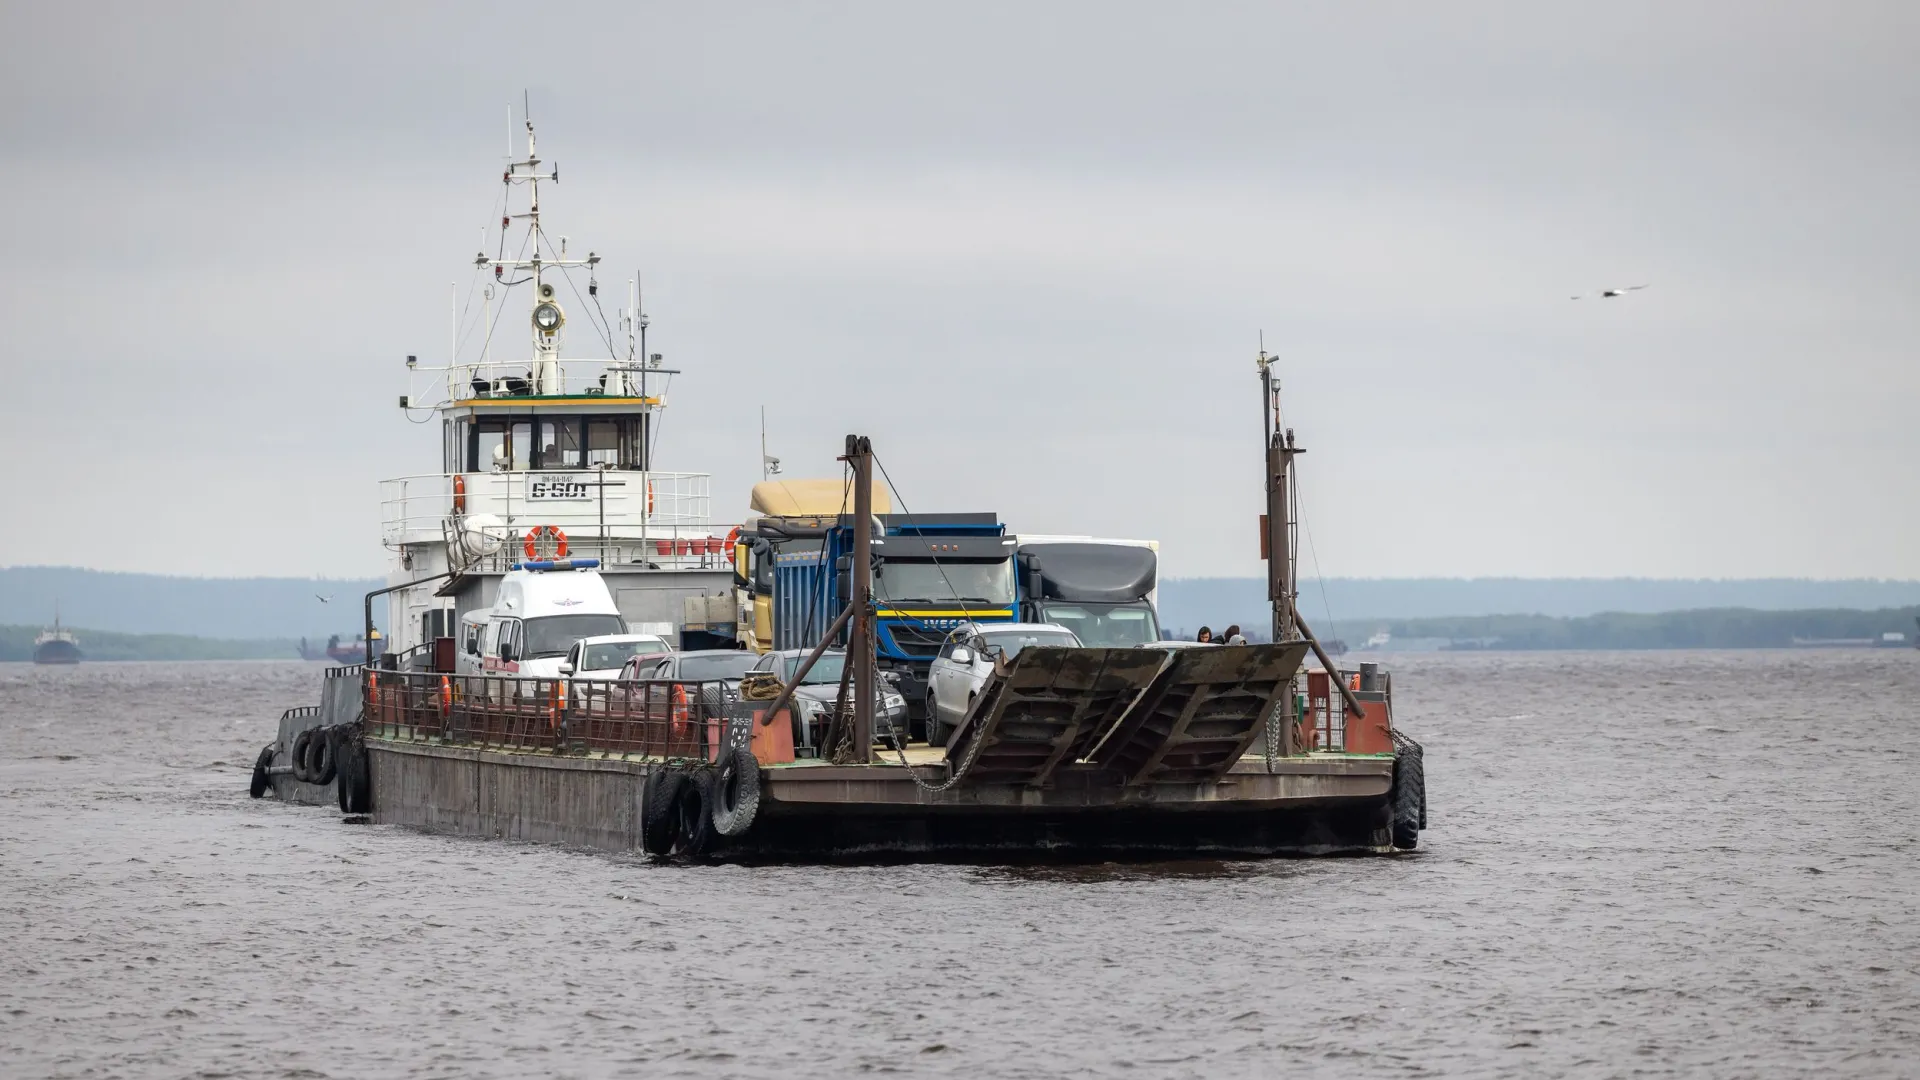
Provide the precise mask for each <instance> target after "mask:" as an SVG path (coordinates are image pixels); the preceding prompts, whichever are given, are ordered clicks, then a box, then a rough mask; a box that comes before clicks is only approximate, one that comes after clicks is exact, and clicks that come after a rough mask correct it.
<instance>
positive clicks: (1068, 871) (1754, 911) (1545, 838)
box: [0, 650, 1920, 1077]
mask: <svg viewBox="0 0 1920 1080" xmlns="http://www.w3.org/2000/svg"><path fill="white" fill-rule="evenodd" d="M1394 667H1395V670H1396V673H1397V675H1398V679H1397V687H1396V689H1397V692H1398V697H1399V701H1398V702H1397V705H1398V708H1397V710H1396V711H1397V712H1398V713H1399V715H1400V718H1401V724H1402V726H1403V727H1405V728H1407V729H1408V730H1410V731H1412V732H1413V733H1414V734H1415V735H1416V736H1418V737H1419V738H1421V739H1422V740H1423V741H1424V742H1425V743H1426V746H1427V769H1428V787H1429V791H1430V792H1431V809H1432V826H1433V827H1432V829H1431V830H1430V831H1429V832H1427V833H1426V834H1425V835H1424V836H1423V838H1422V850H1421V851H1420V852H1419V853H1418V854H1416V855H1413V856H1407V857H1398V858H1370V859H1337V860H1317V861H1270V862H1237V863H1215V862H1198V863H1186V864H1166V865H1152V866H1137V865H1135V866H1098V867H1075V868H1015V867H979V866H907V867H882V868H814V867H772V868H764V867H763V868H751V869H748V868H737V867H719V868H692V867H678V866H664V865H662V866H656V865H650V864H648V863H646V862H644V861H641V860H639V859H633V858H622V857H613V856H608V855H603V854H591V853H580V852H569V851H563V850H558V849H552V848H540V847H531V846H524V845H517V844H508V843H502V842H497V841H481V840H463V839H449V838H444V837H432V836H424V835H419V834H415V833H410V832H406V831H403V830H399V829H394V828H388V827H383V826H367V825H349V824H343V823H342V821H341V819H340V815H338V814H337V813H333V812H331V811H323V810H318V809H312V808H295V807H288V806H282V805H279V804H277V803H274V802H271V801H262V802H254V801H251V800H249V799H248V798H247V797H246V790H245V789H246V781H247V767H248V766H249V765H250V764H251V762H252V759H253V756H254V754H255V753H256V752H257V751H258V749H259V747H260V746H261V745H262V744H263V743H265V742H266V741H268V740H269V739H270V738H271V737H272V734H273V726H274V724H273V722H274V719H275V718H276V717H277V716H278V715H279V711H280V709H281V708H283V707H285V706H287V705H295V704H308V703H311V702H314V701H317V694H318V686H319V681H320V674H319V668H318V667H317V666H307V665H298V664H275V663H262V664H198V665H185V666H162V665H152V664H118V665H116V664H88V665H82V666H80V667H78V668H70V669H36V668H32V667H28V666H21V665H0V1075H5V1076H115V1075H121V1076H148V1075H152V1076H299V1077H319V1076H329V1077H380V1076H447V1077H465V1076H503V1077H504V1076H529V1075H555V1076H612V1075H632V1076H648V1077H658V1076H678V1075H728V1076H733V1075H748V1076H775V1075H778V1076H806V1075H820V1076H826V1075H847V1074H851V1073H856V1072H904V1073H912V1074H921V1075H930V1076H937V1075H951V1076H973V1077H979V1076H1063V1075H1064V1076H1136V1077H1137V1076H1206V1077H1217V1076H1256V1075H1258V1076H1278V1075H1288V1076H1300V1075H1326V1076H1335V1075H1347V1076H1350V1075H1363V1074H1364V1075H1408V1076H1421V1075H1448V1076H1454V1075H1473V1076H1515V1077H1520V1076H1541V1075H1591V1076H1626V1075H1673V1076H1688V1077H1720V1076H1725V1077H1736V1076H1755V1075H1776V1076H1777V1075H1793V1074H1812V1073H1816V1072H1817V1073H1821V1074H1828V1075H1841V1076H1913V1075H1916V1074H1920V916H1917V915H1916V913H1915V904H1916V902H1917V899H1920V869H1916V865H1915V860H1916V857H1917V856H1920V844H1916V833H1920V740H1916V737H1915V735H1916V730H1915V729H1916V725H1920V654H1916V653H1915V652H1913V651H1909V650H1886V651H1881V652H1864V651H1863V652H1851V653H1840V652H1834V653H1766V652H1752V653H1686V654H1642V655H1633V654H1593V655H1525V656H1517V655H1493V654H1487V655H1477V656H1473V655H1454V656H1429V657H1410V658H1407V659H1403V660H1400V661H1398V662H1396V663H1395V664H1394Z"/></svg>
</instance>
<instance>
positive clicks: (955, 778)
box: [887, 730, 987, 794]
mask: <svg viewBox="0 0 1920 1080" xmlns="http://www.w3.org/2000/svg"><path fill="white" fill-rule="evenodd" d="M887 734H888V737H889V741H892V742H893V752H894V753H896V754H898V755H900V766H901V767H902V768H904V769H906V770H907V779H909V780H912V781H913V783H914V786H916V787H918V788H919V789H920V790H921V791H926V792H932V793H934V794H939V793H940V792H942V791H946V790H947V789H948V788H951V787H953V785H955V784H957V783H959V782H960V781H961V779H963V778H964V777H965V776H966V775H967V772H968V770H970V769H972V768H973V763H974V760H975V759H977V758H978V757H979V756H980V750H981V748H982V747H984V746H986V745H987V740H985V739H983V738H981V737H979V736H978V735H976V736H974V740H973V745H972V746H971V747H968V748H967V760H965V761H963V762H961V763H960V768H958V769H956V770H955V771H954V773H953V775H952V776H949V777H947V782H946V783H944V784H929V783H927V782H926V781H925V780H922V779H920V776H919V774H918V773H915V772H914V771H913V766H912V765H910V764H908V763H907V749H906V747H905V746H904V745H902V744H901V743H900V742H898V741H895V740H893V739H892V734H893V732H892V731H891V730H889V731H888V733H887Z"/></svg>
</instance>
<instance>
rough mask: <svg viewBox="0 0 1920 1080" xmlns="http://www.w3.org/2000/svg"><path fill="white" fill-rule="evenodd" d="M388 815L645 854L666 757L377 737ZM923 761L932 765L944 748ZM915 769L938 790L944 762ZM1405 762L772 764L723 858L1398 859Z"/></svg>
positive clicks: (925, 770) (377, 781)
mask: <svg viewBox="0 0 1920 1080" xmlns="http://www.w3.org/2000/svg"><path fill="white" fill-rule="evenodd" d="M366 748H367V756H368V765H369V768H370V771H371V779H372V789H373V792H374V798H373V808H372V813H373V819H374V821H376V822H380V823H385V824H393V825H400V826H405V827H409V828H416V829H421V830H425V831H429V832H436V833H445V834H452V835H461V836H484V837H494V838H500V839H509V840H521V841H528V842H534V843H547V844H560V845H566V846H572V847H583V848H596V849H601V850H608V851H636V850H640V849H641V846H642V841H643V836H642V827H641V819H642V813H641V808H642V806H643V805H644V800H645V796H646V789H647V782H648V778H649V776H650V775H651V774H652V773H653V772H654V770H655V769H658V768H660V767H661V765H660V763H659V762H657V761H647V760H636V759H632V758H622V757H618V756H600V755H579V756H566V755H553V754H546V753H538V752H515V751H504V750H496V749H482V748H475V747H467V746H452V745H441V744H436V743H429V742H410V741H404V740H389V739H380V738H369V739H367V741H366ZM915 756H920V757H923V758H931V757H933V756H934V752H932V751H925V750H922V751H918V752H917V754H916V755H915ZM912 771H913V772H914V773H918V774H919V775H920V777H921V780H922V781H923V782H924V783H925V784H927V785H930V786H937V781H938V780H939V779H940V777H942V776H943V775H944V772H945V770H944V768H943V767H941V766H938V765H935V764H932V763H931V762H929V763H928V764H925V765H915V766H913V769H912ZM1392 773H1393V761H1392V758H1391V757H1380V756H1372V755H1340V754H1326V755H1309V756H1303V757H1293V758H1283V759H1279V760H1276V761H1275V762H1274V763H1273V766H1272V768H1271V771H1270V770H1269V766H1268V764H1267V762H1266V761H1265V760H1264V759H1258V758H1256V759H1249V760H1245V761H1242V762H1240V763H1238V764H1237V765H1235V766H1234V768H1233V769H1232V770H1230V771H1229V772H1228V773H1226V774H1225V775H1224V776H1222V777H1221V778H1219V779H1218V780H1212V781H1204V782H1195V783H1174V784H1163V785H1153V786H1148V787H1115V786H1113V785H1112V784H1110V783H1105V782H1103V780H1102V778H1101V774H1100V773H1099V772H1098V771H1097V770H1093V769H1087V770H1078V769H1067V770H1062V771H1061V772H1060V773H1059V775H1058V776H1057V777H1056V780H1055V782H1054V783H1052V784H1051V785H1049V786H1047V787H1045V788H1031V787H1026V786H1023V785H1020V786H1017V785H1003V784H970V785H966V786H962V787H956V788H950V789H948V790H945V791H930V790H928V789H927V787H923V786H922V784H919V783H916V782H915V780H914V777H913V776H912V775H909V769H908V768H907V767H903V766H901V765H899V764H897V763H895V764H873V765H858V766H835V765H826V764H814V763H795V764H793V765H788V766H775V767H769V768H767V769H765V770H764V772H763V778H762V784H761V792H762V795H761V802H760V812H759V814H758V816H757V817H756V818H755V820H754V823H753V827H752V828H751V829H750V830H748V832H747V833H746V834H745V835H744V836H741V837H738V838H735V839H733V840H731V841H728V842H726V844H725V845H724V846H722V847H721V848H719V849H718V850H716V851H715V852H713V853H712V857H714V858H718V859H741V860H754V861H778V860H785V859H836V858H848V859H865V858H879V859H884V858H889V857H894V858H927V857H948V858H969V857H975V858H997V859H1006V858H1011V859H1018V858H1021V857H1023V856H1024V857H1036V858H1039V857H1044V858H1050V859H1055V858H1069V859H1070V858H1115V857H1137V858H1164V857H1172V856H1185V857H1191V856H1223V855H1251V856H1267V855H1330V854H1348V853H1352V854H1359V853H1372V852H1386V851H1391V850H1393V848H1392V844H1391V834H1390V816H1391V811H1390V805H1389V798H1388V791H1389V787H1390V785H1391V782H1392Z"/></svg>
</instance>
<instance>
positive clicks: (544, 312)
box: [474, 115, 600, 394]
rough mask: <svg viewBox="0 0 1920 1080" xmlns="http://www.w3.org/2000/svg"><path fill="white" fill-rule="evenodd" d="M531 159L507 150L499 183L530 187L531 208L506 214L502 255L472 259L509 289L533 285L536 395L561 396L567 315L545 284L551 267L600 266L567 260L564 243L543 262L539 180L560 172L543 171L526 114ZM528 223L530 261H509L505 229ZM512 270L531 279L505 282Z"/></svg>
mask: <svg viewBox="0 0 1920 1080" xmlns="http://www.w3.org/2000/svg"><path fill="white" fill-rule="evenodd" d="M525 119H526V128H527V156H526V157H525V158H524V159H522V160H519V161H515V160H513V158H512V150H511V147H509V150H508V160H507V168H506V171H505V172H503V173H501V175H500V182H501V183H503V184H505V185H506V186H507V187H509V188H511V187H512V186H513V185H514V184H516V183H521V184H525V185H527V210H526V212H525V213H522V214H515V213H512V212H511V209H512V208H511V206H509V207H508V212H507V213H505V214H504V215H503V216H502V217H501V218H500V254H499V257H498V258H493V259H489V258H487V256H486V253H485V252H481V253H480V254H479V255H478V256H476V257H475V258H474V265H475V266H487V265H489V264H491V265H492V267H493V277H494V280H495V281H501V282H504V283H505V284H506V285H507V286H508V287H512V286H514V285H519V284H521V283H523V282H531V283H532V284H533V294H534V295H533V325H532V331H533V349H534V369H533V381H534V386H533V390H534V393H536V394H559V393H563V392H565V387H564V386H563V385H562V381H561V373H560V330H561V328H562V327H563V326H565V325H566V321H567V320H566V313H565V312H564V311H563V310H562V309H561V307H560V303H559V297H558V295H557V293H556V291H555V290H554V288H553V286H551V285H549V284H547V283H546V281H545V280H544V279H545V276H546V272H547V270H548V269H550V268H551V269H564V268H566V267H569V266H585V267H594V266H598V265H599V263H600V256H599V255H597V254H595V253H593V252H591V251H589V252H587V257H586V258H584V259H569V258H567V253H566V250H565V247H564V245H563V246H562V249H561V250H560V251H558V252H556V253H555V255H556V257H555V258H551V259H548V258H542V257H541V254H540V241H541V232H540V181H542V180H549V181H552V182H553V183H556V184H557V183H559V182H560V170H559V168H558V167H557V166H550V167H549V168H548V170H547V171H546V172H541V171H540V165H541V164H542V163H541V161H540V152H539V144H538V142H537V141H536V140H535V137H534V130H533V117H532V116H531V115H527V116H526V117H525ZM516 219H517V220H521V221H525V222H526V223H527V230H528V244H527V247H528V248H529V249H530V250H529V251H528V252H527V256H528V257H527V258H512V259H509V258H507V257H506V254H507V252H506V243H507V237H506V234H507V229H508V228H509V227H511V225H512V224H513V222H514V221H515V220H516ZM508 270H515V271H525V272H526V273H527V277H525V278H521V279H519V280H517V281H507V280H506V272H507V271H508Z"/></svg>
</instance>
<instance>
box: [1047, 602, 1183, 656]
mask: <svg viewBox="0 0 1920 1080" xmlns="http://www.w3.org/2000/svg"><path fill="white" fill-rule="evenodd" d="M1041 611H1042V613H1043V614H1044V616H1045V618H1046V621H1047V622H1050V623H1059V624H1060V625H1061V626H1064V627H1066V628H1067V629H1069V630H1071V631H1073V632H1074V635H1075V636H1077V637H1078V638H1079V639H1080V640H1081V641H1082V642H1083V643H1085V644H1086V645H1087V646H1088V647H1089V648H1126V647H1129V646H1133V645H1144V644H1146V643H1147V642H1149V641H1158V640H1160V627H1158V626H1157V625H1155V624H1154V619H1153V612H1152V611H1150V610H1148V609H1147V608H1146V607H1145V606H1137V607H1136V606H1132V605H1119V604H1047V605H1045V606H1044V607H1043V608H1042V609H1041Z"/></svg>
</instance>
